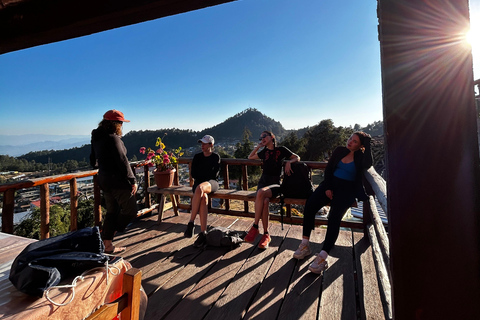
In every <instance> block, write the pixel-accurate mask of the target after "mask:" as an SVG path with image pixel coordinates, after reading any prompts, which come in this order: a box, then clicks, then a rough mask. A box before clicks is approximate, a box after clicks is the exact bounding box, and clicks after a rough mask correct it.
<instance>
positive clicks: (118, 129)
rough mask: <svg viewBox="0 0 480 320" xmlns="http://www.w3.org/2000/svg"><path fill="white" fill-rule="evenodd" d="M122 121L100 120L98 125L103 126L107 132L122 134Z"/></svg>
mask: <svg viewBox="0 0 480 320" xmlns="http://www.w3.org/2000/svg"><path fill="white" fill-rule="evenodd" d="M122 124H123V122H122V121H114V120H102V121H101V122H100V123H99V124H98V126H99V127H103V128H104V129H105V131H107V133H109V134H111V133H115V134H116V135H117V136H119V137H121V136H122V134H123V133H122Z"/></svg>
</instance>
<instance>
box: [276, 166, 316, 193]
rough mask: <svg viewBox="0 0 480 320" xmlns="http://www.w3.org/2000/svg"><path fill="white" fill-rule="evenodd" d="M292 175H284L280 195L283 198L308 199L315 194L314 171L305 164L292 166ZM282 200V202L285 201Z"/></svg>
mask: <svg viewBox="0 0 480 320" xmlns="http://www.w3.org/2000/svg"><path fill="white" fill-rule="evenodd" d="M291 167H292V171H293V172H292V173H291V174H290V175H286V174H284V175H283V181H282V184H281V185H280V194H281V197H283V198H295V199H308V197H310V195H311V194H312V193H313V184H312V170H311V169H310V168H309V167H308V166H307V165H306V164H305V163H299V162H294V163H292V164H291ZM283 198H282V200H283Z"/></svg>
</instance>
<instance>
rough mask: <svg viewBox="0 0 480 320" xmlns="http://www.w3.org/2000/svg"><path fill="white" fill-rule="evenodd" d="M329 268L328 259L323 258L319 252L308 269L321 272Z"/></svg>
mask: <svg viewBox="0 0 480 320" xmlns="http://www.w3.org/2000/svg"><path fill="white" fill-rule="evenodd" d="M327 268H328V262H327V260H325V259H323V258H322V257H321V256H320V255H319V254H317V257H316V258H315V261H313V262H312V263H311V264H310V266H308V270H309V271H310V272H313V273H317V274H320V273H322V271H324V270H327Z"/></svg>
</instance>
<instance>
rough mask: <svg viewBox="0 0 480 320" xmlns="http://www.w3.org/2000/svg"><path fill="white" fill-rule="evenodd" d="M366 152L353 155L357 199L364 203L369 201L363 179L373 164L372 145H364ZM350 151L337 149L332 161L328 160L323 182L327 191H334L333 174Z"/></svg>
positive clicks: (343, 148)
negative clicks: (365, 170)
mask: <svg viewBox="0 0 480 320" xmlns="http://www.w3.org/2000/svg"><path fill="white" fill-rule="evenodd" d="M364 147H365V152H362V151H361V150H358V151H355V153H354V154H353V162H354V163H355V169H356V171H357V173H356V176H355V197H356V198H357V199H358V200H360V201H364V200H366V199H367V195H366V194H365V190H364V189H363V184H362V177H363V170H364V169H368V168H370V167H371V166H372V164H373V157H372V150H371V149H370V143H366V144H365V145H364ZM349 152H350V150H348V148H347V147H337V148H336V149H335V150H334V151H333V154H332V156H331V157H330V159H329V160H328V164H327V167H326V168H325V179H324V181H323V183H324V185H325V188H326V190H332V188H333V173H334V171H335V168H336V167H337V164H338V162H340V160H342V159H343V158H344V157H345V156H346V155H347V154H348V153H349Z"/></svg>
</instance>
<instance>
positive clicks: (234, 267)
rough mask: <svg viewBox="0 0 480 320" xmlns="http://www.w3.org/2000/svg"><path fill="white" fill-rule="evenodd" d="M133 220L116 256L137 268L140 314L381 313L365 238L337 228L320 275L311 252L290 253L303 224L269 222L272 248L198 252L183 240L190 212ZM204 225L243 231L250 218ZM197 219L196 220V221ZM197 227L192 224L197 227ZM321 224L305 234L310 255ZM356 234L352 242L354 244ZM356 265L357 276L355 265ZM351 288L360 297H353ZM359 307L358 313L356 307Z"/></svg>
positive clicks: (221, 218) (215, 218)
mask: <svg viewBox="0 0 480 320" xmlns="http://www.w3.org/2000/svg"><path fill="white" fill-rule="evenodd" d="M164 217H165V219H164V220H163V221H162V223H161V224H158V223H157V221H156V217H155V216H152V217H144V218H141V219H137V220H136V221H135V222H134V224H133V225H132V226H129V228H128V229H127V230H126V231H125V232H124V233H120V234H119V235H118V236H117V237H116V238H115V244H116V245H121V246H126V247H127V250H126V251H125V252H124V253H122V254H121V255H122V256H123V257H124V258H125V259H126V260H128V261H129V262H131V264H132V265H133V266H134V267H137V268H140V269H141V270H142V272H143V280H142V285H143V286H144V288H145V291H146V292H147V293H148V295H149V303H148V306H147V317H146V319H173V320H177V319H215V320H216V319H224V318H226V319H230V318H233V319H241V318H243V319H288V320H290V319H317V318H321V319H357V318H358V319H381V318H382V315H383V314H382V310H381V304H380V302H379V301H380V297H379V291H378V284H377V283H376V272H375V265H374V263H373V258H372V253H371V249H370V246H369V243H368V238H364V235H363V233H359V232H354V233H353V236H352V232H351V231H342V232H341V233H340V236H339V239H338V241H337V243H336V247H335V248H334V249H332V252H331V254H332V255H331V256H330V257H329V263H330V268H329V269H328V270H327V271H326V272H325V275H324V276H321V275H316V274H313V273H311V272H309V271H308V265H309V264H310V263H311V262H312V261H313V260H314V259H315V256H314V255H311V256H309V257H307V258H306V259H304V260H302V261H297V260H296V259H293V258H292V255H293V252H294V251H295V250H296V248H297V247H298V245H299V244H300V241H301V234H302V227H301V226H299V225H293V226H290V225H285V230H283V231H282V230H281V227H280V224H279V223H278V222H272V223H271V228H270V233H271V235H272V239H273V241H272V243H271V245H270V248H269V249H267V250H264V251H261V250H259V249H258V248H257V245H258V242H259V240H260V236H258V237H257V239H256V241H255V243H254V244H249V243H244V244H242V245H241V246H239V247H237V248H234V249H232V250H228V249H229V248H227V249H222V248H215V249H206V250H204V251H202V250H199V249H197V248H194V247H193V246H192V244H193V242H194V241H195V238H192V239H186V238H184V237H183V232H184V231H185V228H186V224H187V222H188V220H189V217H190V215H189V214H188V213H185V212H180V213H179V215H178V216H175V215H174V214H173V210H168V211H166V212H165V214H164ZM208 219H209V220H208V221H209V224H212V225H221V226H228V227H230V229H233V230H239V231H248V230H249V229H250V227H251V225H252V223H253V219H252V218H248V217H244V218H238V217H231V216H225V215H215V214H210V215H209V217H208ZM197 223H198V221H197ZM198 231H199V226H198V225H197V226H196V232H198ZM325 233H326V227H317V228H316V229H315V230H314V232H312V236H311V248H312V251H313V253H318V252H319V251H320V249H321V247H322V245H323V241H324V237H325ZM352 239H355V241H352ZM355 268H357V270H358V272H357V278H356V279H357V280H356V281H355V273H354V270H355ZM355 289H357V292H358V293H359V298H356V296H355ZM357 304H358V305H359V308H360V312H358V315H357V308H356V305H357Z"/></svg>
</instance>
